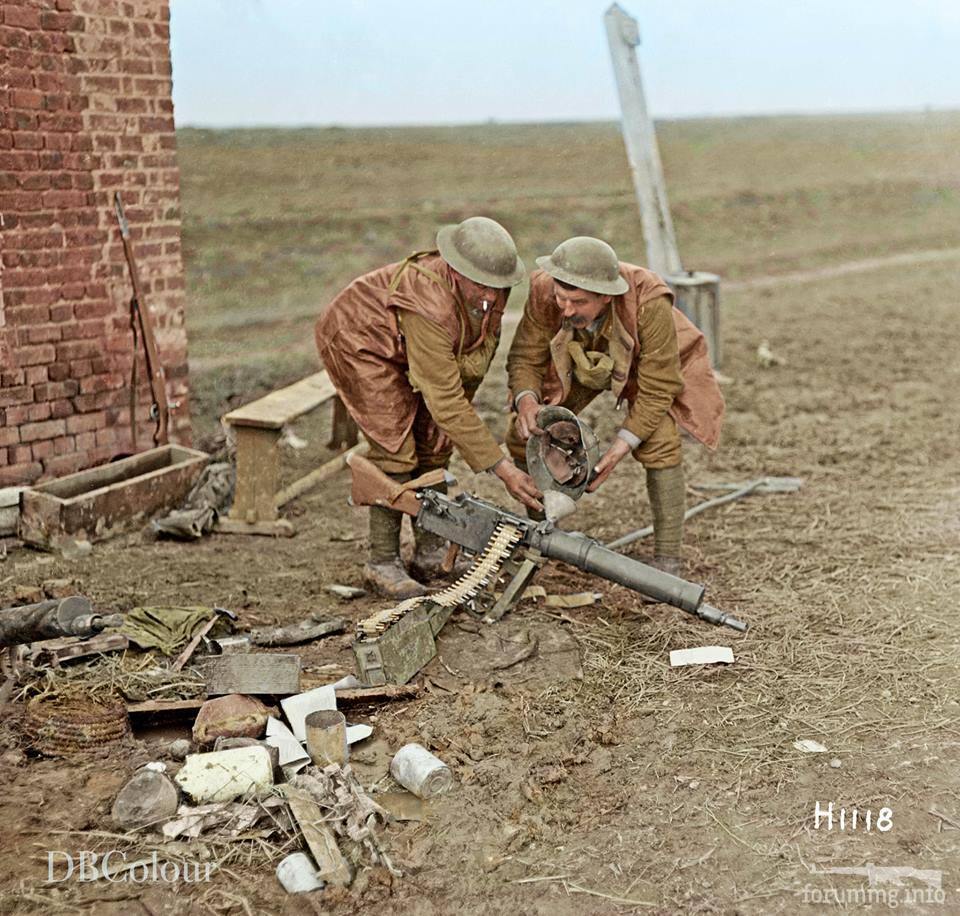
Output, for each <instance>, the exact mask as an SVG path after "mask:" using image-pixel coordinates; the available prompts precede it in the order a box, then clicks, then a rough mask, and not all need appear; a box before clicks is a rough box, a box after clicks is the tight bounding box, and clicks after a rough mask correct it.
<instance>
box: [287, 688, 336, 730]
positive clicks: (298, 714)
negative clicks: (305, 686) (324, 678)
mask: <svg viewBox="0 0 960 916" xmlns="http://www.w3.org/2000/svg"><path fill="white" fill-rule="evenodd" d="M280 705H281V706H282V707H283V713H284V715H285V716H286V717H287V721H288V722H289V723H290V729H291V731H292V732H293V734H294V736H295V737H296V739H297V740H298V741H306V740H307V726H306V722H305V720H306V718H307V716H309V715H310V713H312V712H316V711H317V710H318V709H336V708H337V694H336V691H334V689H333V686H332V685H331V684H324V685H323V687H315V688H314V689H313V690H308V691H307V692H306V693H298V694H295V695H294V696H292V697H284V698H283V699H282V700H281V701H280Z"/></svg>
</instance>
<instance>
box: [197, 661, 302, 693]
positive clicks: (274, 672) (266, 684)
mask: <svg viewBox="0 0 960 916" xmlns="http://www.w3.org/2000/svg"><path fill="white" fill-rule="evenodd" d="M197 667H198V668H200V670H201V671H202V672H203V676H204V678H205V680H206V682H207V693H208V694H209V695H210V696H212V697H213V696H223V695H224V694H228V693H249V694H254V695H256V694H276V695H279V696H290V695H291V694H295V693H299V692H300V656H299V655H275V654H274V653H272V652H250V653H242V654H237V655H220V656H217V657H215V658H208V659H204V660H203V662H201V663H200V664H198V665H197Z"/></svg>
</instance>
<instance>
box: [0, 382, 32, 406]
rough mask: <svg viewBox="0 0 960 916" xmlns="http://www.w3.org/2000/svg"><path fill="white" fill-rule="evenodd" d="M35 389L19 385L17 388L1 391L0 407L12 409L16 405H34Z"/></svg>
mask: <svg viewBox="0 0 960 916" xmlns="http://www.w3.org/2000/svg"><path fill="white" fill-rule="evenodd" d="M32 403H33V388H32V386H30V385H19V386H17V387H16V388H5V389H3V390H0V407H11V406H13V405H14V404H32Z"/></svg>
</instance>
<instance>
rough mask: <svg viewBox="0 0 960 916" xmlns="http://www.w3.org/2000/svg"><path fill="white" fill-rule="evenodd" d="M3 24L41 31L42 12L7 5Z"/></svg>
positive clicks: (25, 7) (4, 10) (5, 5)
mask: <svg viewBox="0 0 960 916" xmlns="http://www.w3.org/2000/svg"><path fill="white" fill-rule="evenodd" d="M3 24H4V25H8V26H13V27H14V28H18V29H39V28H40V10H35V9H31V8H30V7H27V6H20V5H17V4H11V3H5V4H4V7H3Z"/></svg>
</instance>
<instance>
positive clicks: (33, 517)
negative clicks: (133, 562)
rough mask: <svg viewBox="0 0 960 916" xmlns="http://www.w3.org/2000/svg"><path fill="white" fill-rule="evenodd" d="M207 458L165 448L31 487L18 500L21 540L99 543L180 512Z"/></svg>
mask: <svg viewBox="0 0 960 916" xmlns="http://www.w3.org/2000/svg"><path fill="white" fill-rule="evenodd" d="M208 458H209V456H208V455H206V454H205V453H204V452H198V451H196V450H195V449H191V448H184V447H182V446H179V445H163V446H160V448H154V449H150V450H148V451H146V452H143V453H141V454H139V455H134V456H132V457H131V458H124V459H123V460H122V461H115V462H113V463H111V464H105V465H100V466H99V467H95V468H91V469H90V470H88V471H80V472H78V473H76V474H69V475H67V476H66V477H61V478H58V479H57V480H51V481H49V482H48V483H43V484H39V485H38V486H35V487H27V488H26V489H24V491H23V493H22V494H21V497H20V500H21V502H20V506H21V508H20V526H19V536H20V538H21V540H23V541H26V542H27V543H28V544H33V545H34V546H36V547H46V548H50V547H55V546H56V543H57V541H59V540H60V539H62V538H80V539H85V540H88V541H91V542H92V541H100V540H104V539H106V538H108V537H110V535H111V534H113V533H115V532H116V531H120V530H125V529H128V528H130V527H133V526H136V525H141V524H143V522H144V520H145V519H146V518H148V517H149V516H150V515H152V514H153V513H155V512H158V511H160V510H162V509H174V508H176V507H177V506H179V505H180V503H181V502H182V501H183V499H184V497H185V496H186V495H187V493H188V492H189V490H190V487H191V486H193V484H194V482H195V481H196V479H197V478H198V477H199V476H200V472H201V471H202V470H203V466H204V465H205V464H206V463H207V460H208Z"/></svg>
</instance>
